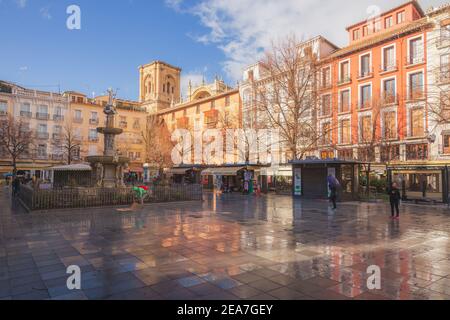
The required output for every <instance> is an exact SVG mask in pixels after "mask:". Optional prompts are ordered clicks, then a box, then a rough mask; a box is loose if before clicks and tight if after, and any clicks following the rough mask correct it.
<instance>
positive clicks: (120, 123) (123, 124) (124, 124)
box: [119, 121, 128, 129]
mask: <svg viewBox="0 0 450 320" xmlns="http://www.w3.org/2000/svg"><path fill="white" fill-rule="evenodd" d="M119 127H121V128H123V129H125V128H127V127H128V122H126V121H120V122H119Z"/></svg>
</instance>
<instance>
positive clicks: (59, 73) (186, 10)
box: [0, 0, 445, 99]
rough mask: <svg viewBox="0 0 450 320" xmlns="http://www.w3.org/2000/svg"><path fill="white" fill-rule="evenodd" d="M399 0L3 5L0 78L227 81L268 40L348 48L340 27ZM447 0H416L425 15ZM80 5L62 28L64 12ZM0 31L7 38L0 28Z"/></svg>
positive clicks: (119, 83) (47, 84) (28, 1)
mask: <svg viewBox="0 0 450 320" xmlns="http://www.w3.org/2000/svg"><path fill="white" fill-rule="evenodd" d="M403 2H405V1H402V0H379V1H375V0H350V1H349V0H347V1H344V0H151V1H148V0H115V1H108V0H95V1H92V0H75V1H74V0H71V1H66V0H0V28H1V30H2V31H3V32H2V50H0V79H3V80H9V81H13V82H17V83H19V84H22V85H25V86H32V87H36V88H39V89H44V90H56V91H57V90H61V91H63V90H77V91H81V92H85V93H86V94H88V95H93V94H101V93H102V92H103V91H104V90H105V89H106V88H107V87H114V88H118V89H119V95H120V96H122V97H124V98H129V99H137V97H138V72H137V68H138V66H139V65H141V64H145V63H148V62H150V61H151V60H156V59H158V60H165V61H167V62H168V63H171V64H174V65H177V66H180V67H181V68H182V69H183V86H184V87H186V84H187V82H188V79H191V80H192V81H193V82H194V83H200V82H201V81H202V78H203V77H205V78H206V80H207V81H208V80H209V81H210V80H212V79H213V78H214V77H215V75H219V76H221V77H223V78H224V79H225V80H226V81H227V82H228V83H229V84H231V85H234V84H235V83H236V81H237V80H239V79H240V77H241V74H242V68H243V67H244V66H245V65H248V64H251V63H253V62H255V61H256V60H257V59H258V56H259V55H260V54H261V53H262V52H263V51H264V48H266V47H268V46H269V45H270V43H271V41H272V40H277V39H279V38H283V37H284V36H285V35H287V34H292V33H295V34H296V35H297V37H298V38H309V37H313V36H316V35H323V36H324V37H326V38H328V39H329V40H330V41H331V42H333V43H335V44H336V45H339V46H345V45H346V44H347V41H348V36H347V33H346V31H345V27H346V26H348V25H351V24H353V23H355V22H358V21H360V20H364V19H367V18H369V17H371V16H373V15H376V14H377V13H379V12H382V11H384V10H387V9H389V8H391V7H393V6H396V5H399V4H401V3H403ZM444 2H445V0H422V1H420V4H421V5H422V7H423V8H424V10H426V9H427V8H428V7H430V6H432V5H433V6H437V5H440V4H443V3H444ZM71 4H77V5H78V6H79V7H80V9H81V29H80V30H68V29H67V27H66V20H67V18H68V17H69V15H68V14H67V13H66V9H67V7H68V6H69V5H71ZM5 31H6V32H5Z"/></svg>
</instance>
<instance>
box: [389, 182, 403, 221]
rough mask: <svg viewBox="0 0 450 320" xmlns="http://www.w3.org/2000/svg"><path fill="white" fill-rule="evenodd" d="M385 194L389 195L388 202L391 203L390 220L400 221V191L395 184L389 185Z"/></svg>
mask: <svg viewBox="0 0 450 320" xmlns="http://www.w3.org/2000/svg"><path fill="white" fill-rule="evenodd" d="M387 194H388V195H389V201H390V203H391V218H392V219H397V220H398V219H400V198H401V196H400V190H399V188H398V185H397V183H395V182H394V183H391V185H390V186H389V187H388V188H387Z"/></svg>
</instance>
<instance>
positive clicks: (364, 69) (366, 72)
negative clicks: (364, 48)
mask: <svg viewBox="0 0 450 320" xmlns="http://www.w3.org/2000/svg"><path fill="white" fill-rule="evenodd" d="M370 60H371V54H370V53H367V54H365V55H362V56H361V58H360V65H361V67H360V71H359V74H360V77H361V78H363V77H368V76H370V75H371V74H372V70H371V68H370V67H371V63H370Z"/></svg>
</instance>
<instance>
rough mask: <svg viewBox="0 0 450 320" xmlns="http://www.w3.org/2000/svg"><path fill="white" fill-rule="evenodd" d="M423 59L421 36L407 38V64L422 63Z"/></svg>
mask: <svg viewBox="0 0 450 320" xmlns="http://www.w3.org/2000/svg"><path fill="white" fill-rule="evenodd" d="M423 61H424V50H423V40H422V37H420V38H415V39H411V40H409V57H408V64H416V63H422V62H423Z"/></svg>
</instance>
